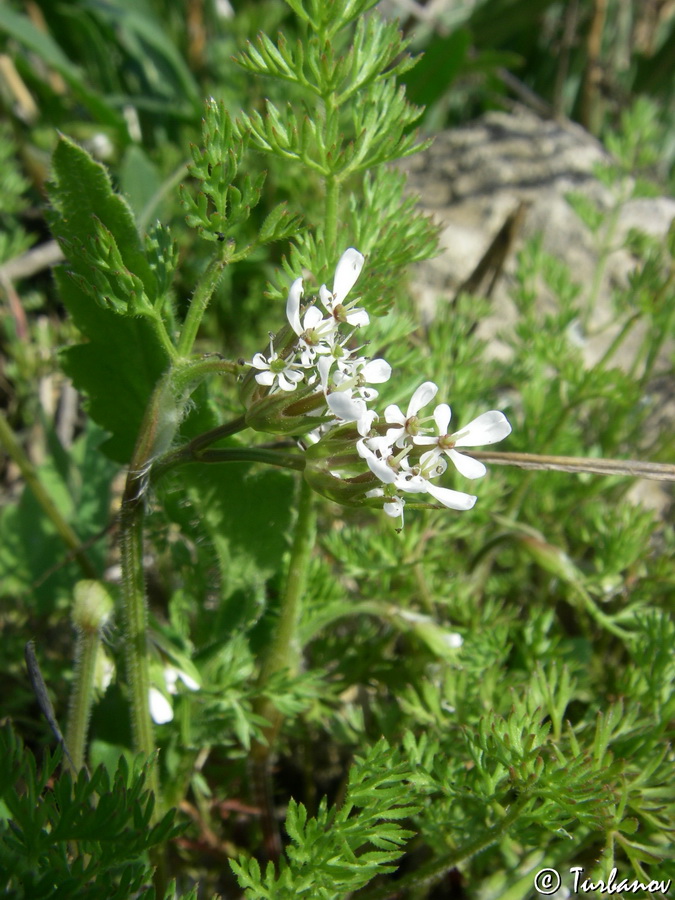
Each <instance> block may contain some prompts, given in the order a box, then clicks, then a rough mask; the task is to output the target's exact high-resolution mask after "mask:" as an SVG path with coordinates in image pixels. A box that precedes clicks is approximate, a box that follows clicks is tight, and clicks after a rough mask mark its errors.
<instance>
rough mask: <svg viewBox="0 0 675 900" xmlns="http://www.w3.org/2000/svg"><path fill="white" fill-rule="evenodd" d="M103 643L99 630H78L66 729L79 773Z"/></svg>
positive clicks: (67, 741)
mask: <svg viewBox="0 0 675 900" xmlns="http://www.w3.org/2000/svg"><path fill="white" fill-rule="evenodd" d="M100 645H101V634H100V632H99V631H98V630H95V631H85V630H84V629H78V635H77V645H76V648H75V659H76V665H75V680H74V684H73V692H72V694H71V697H70V709H69V711H68V728H67V730H66V745H67V747H68V749H69V750H70V755H71V757H72V759H73V764H74V766H75V768H76V769H77V771H78V772H79V770H80V769H81V768H82V766H83V765H84V756H85V747H86V743H87V727H88V725H89V717H90V715H91V707H92V701H93V697H94V679H95V677H96V660H97V657H98V651H99V647H100Z"/></svg>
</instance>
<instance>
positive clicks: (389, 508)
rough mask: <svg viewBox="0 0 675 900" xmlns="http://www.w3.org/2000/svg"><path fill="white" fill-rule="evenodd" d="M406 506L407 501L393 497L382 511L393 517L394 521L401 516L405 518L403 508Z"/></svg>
mask: <svg viewBox="0 0 675 900" xmlns="http://www.w3.org/2000/svg"><path fill="white" fill-rule="evenodd" d="M404 506H405V500H401V499H400V498H399V497H393V498H392V499H391V500H390V501H389V502H388V503H385V504H384V506H383V507H382V509H383V510H384V511H385V513H386V514H387V515H388V516H391V517H392V519H398V517H399V516H401V518H402V517H403V507H404Z"/></svg>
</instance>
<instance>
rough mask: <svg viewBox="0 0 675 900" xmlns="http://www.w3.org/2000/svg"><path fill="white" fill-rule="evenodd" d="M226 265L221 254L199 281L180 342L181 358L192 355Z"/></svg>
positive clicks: (179, 353) (213, 260)
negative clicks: (205, 314) (201, 325)
mask: <svg viewBox="0 0 675 900" xmlns="http://www.w3.org/2000/svg"><path fill="white" fill-rule="evenodd" d="M226 265H227V262H226V260H225V259H224V258H223V256H222V255H220V254H219V255H218V256H216V257H215V258H214V259H212V260H211V262H210V263H209V265H208V266H207V268H206V271H205V272H204V274H203V275H202V277H201V279H200V281H199V284H198V285H197V287H196V288H195V292H194V294H193V295H192V301H191V303H190V308H189V309H188V312H187V316H186V317H185V322H184V323H183V329H182V331H181V334H180V339H179V341H178V355H179V356H182V357H187V356H189V355H190V353H192V347H193V345H194V342H195V339H196V337H197V332H198V331H199V326H200V324H201V321H202V317H203V316H204V313H205V312H206V307H207V306H208V304H209V300H210V299H211V297H212V295H213V292H214V291H215V289H216V287H217V285H218V282H219V281H220V278H221V276H222V274H223V272H224V271H225V266H226Z"/></svg>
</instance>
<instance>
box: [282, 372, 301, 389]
mask: <svg viewBox="0 0 675 900" xmlns="http://www.w3.org/2000/svg"><path fill="white" fill-rule="evenodd" d="M298 375H300V372H279V376H278V377H279V387H280V388H281V390H282V391H294V390H295V389H296V387H297V386H298V381H300V380H301V379H302V375H300V378H297V377H294V376H298Z"/></svg>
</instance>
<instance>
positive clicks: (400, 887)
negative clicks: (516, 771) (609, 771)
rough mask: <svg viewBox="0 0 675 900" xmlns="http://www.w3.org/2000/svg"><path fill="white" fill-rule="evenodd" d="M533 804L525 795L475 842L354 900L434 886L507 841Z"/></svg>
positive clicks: (376, 899)
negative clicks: (506, 836) (464, 861)
mask: <svg viewBox="0 0 675 900" xmlns="http://www.w3.org/2000/svg"><path fill="white" fill-rule="evenodd" d="M530 800H531V798H530V797H529V795H527V794H523V795H522V796H521V797H519V798H518V799H517V800H516V801H515V803H512V804H511V806H510V807H509V809H508V812H507V813H506V815H505V816H504V818H503V819H500V821H499V822H497V823H496V824H495V825H493V826H492V828H489V829H488V830H487V831H486V832H484V833H483V834H482V835H479V837H477V838H475V839H474V840H472V841H467V843H465V844H462V845H460V846H459V847H457V848H456V849H455V850H453V851H452V852H451V853H448V854H446V855H445V856H442V857H441V858H440V859H436V860H432V861H431V862H430V863H427V865H425V866H420V867H419V868H418V869H416V870H415V871H414V872H410V873H409V874H408V875H404V876H403V878H399V879H398V880H397V881H392V882H390V883H389V884H385V885H383V886H382V887H381V888H376V889H375V890H370V891H368V890H367V889H366V890H365V892H364V893H361V892H358V893H357V894H356V895H355V900H388V898H390V897H398V896H400V895H401V893H402V892H403V891H404V890H405V889H406V888H409V887H421V886H423V885H429V884H433V882H435V881H437V880H438V879H439V878H442V877H443V875H444V874H445V873H446V872H448V871H449V870H450V869H452V868H454V867H455V866H457V865H459V863H461V862H462V861H463V860H465V859H471V857H472V856H475V855H476V854H477V853H480V852H481V851H482V850H485V849H486V848H487V847H489V846H491V845H492V844H494V843H496V842H497V841H499V840H500V839H501V838H502V837H504V835H506V834H507V832H508V831H509V829H510V828H511V826H512V825H513V823H514V822H515V821H516V819H517V818H518V817H519V816H520V814H521V813H522V811H523V809H524V808H525V807H526V806H527V805H528V803H529V802H530Z"/></svg>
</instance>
